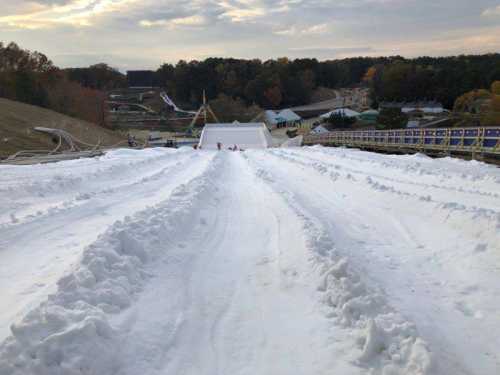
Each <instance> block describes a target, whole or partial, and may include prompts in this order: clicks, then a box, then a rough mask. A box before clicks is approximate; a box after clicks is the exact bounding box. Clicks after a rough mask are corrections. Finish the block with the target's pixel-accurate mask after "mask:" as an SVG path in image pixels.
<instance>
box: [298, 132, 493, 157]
mask: <svg viewBox="0 0 500 375" xmlns="http://www.w3.org/2000/svg"><path fill="white" fill-rule="evenodd" d="M303 144H305V145H313V144H323V145H332V146H348V147H358V148H369V149H375V150H376V149H380V150H386V151H401V152H411V151H418V152H423V153H425V152H443V153H450V154H451V153H454V152H456V153H466V154H472V155H474V154H491V155H500V127H490V128H448V129H394V130H359V131H334V132H330V133H327V134H321V135H312V134H311V135H306V136H305V137H304V141H303Z"/></svg>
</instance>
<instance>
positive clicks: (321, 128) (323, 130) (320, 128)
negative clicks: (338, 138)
mask: <svg viewBox="0 0 500 375" xmlns="http://www.w3.org/2000/svg"><path fill="white" fill-rule="evenodd" d="M311 133H313V134H325V133H330V131H329V130H328V129H327V128H325V127H324V126H323V125H318V126H316V127H315V128H314V129H312V130H311Z"/></svg>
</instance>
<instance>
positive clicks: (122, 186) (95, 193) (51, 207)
mask: <svg viewBox="0 0 500 375" xmlns="http://www.w3.org/2000/svg"><path fill="white" fill-rule="evenodd" d="M166 156H168V158H167V157H166ZM166 156H163V157H161V158H155V160H154V161H155V162H156V163H158V162H162V164H163V166H161V168H160V169H159V170H158V167H156V165H155V164H153V166H155V168H154V169H153V171H151V172H150V171H146V173H143V174H141V175H139V177H138V178H136V176H134V178H132V179H126V180H125V181H123V182H122V181H117V182H115V180H112V181H110V182H109V183H107V184H106V188H104V189H103V188H99V187H97V188H96V189H91V190H86V191H83V192H82V191H78V190H77V191H76V192H75V194H74V195H72V196H70V197H68V198H64V199H63V200H62V201H58V202H54V203H49V204H47V205H44V206H45V207H44V209H43V210H37V212H36V214H35V215H33V214H27V215H25V216H24V217H22V216H19V215H18V214H17V213H15V212H11V213H10V217H11V222H10V223H7V224H6V223H4V224H0V236H1V235H2V233H4V232H5V231H9V230H10V229H11V228H13V227H16V226H20V225H26V224H28V223H31V222H33V221H36V220H40V219H44V218H46V217H47V216H52V215H56V214H60V213H61V212H62V211H69V210H72V209H75V208H76V207H78V209H80V207H81V206H83V205H92V204H93V203H94V201H95V200H96V199H100V198H102V196H103V195H111V194H116V193H120V192H122V191H125V190H127V189H130V188H134V187H136V186H138V185H142V184H144V183H149V182H151V181H154V180H158V179H159V178H161V177H163V176H164V175H165V174H166V173H168V172H169V170H170V169H174V170H175V168H174V167H176V166H178V165H179V163H184V162H188V161H190V160H191V159H193V158H194V157H196V155H193V154H185V155H182V156H184V157H183V158H181V159H175V158H174V157H173V156H174V155H172V154H169V155H166ZM169 159H173V160H169ZM137 164H140V163H137ZM134 167H136V165H134ZM148 167H151V166H150V165H148ZM108 177H109V176H108ZM77 180H78V182H80V183H81V178H78V179H77ZM100 185H101V186H102V185H103V182H102V181H101V182H100ZM51 193H53V194H55V193H56V192H51ZM37 200H38V199H37ZM79 206H80V207H79ZM31 211H33V210H31ZM12 219H13V220H12Z"/></svg>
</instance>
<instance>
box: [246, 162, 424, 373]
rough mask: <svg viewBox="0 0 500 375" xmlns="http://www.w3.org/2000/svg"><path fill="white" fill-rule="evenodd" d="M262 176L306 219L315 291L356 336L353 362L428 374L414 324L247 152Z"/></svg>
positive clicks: (378, 369) (374, 368)
mask: <svg viewBox="0 0 500 375" xmlns="http://www.w3.org/2000/svg"><path fill="white" fill-rule="evenodd" d="M246 159H247V161H248V162H249V163H250V164H251V165H252V166H253V167H254V168H255V170H256V174H257V176H259V177H260V178H262V179H263V180H264V181H265V182H267V183H268V184H269V185H271V187H272V188H273V189H274V190H275V191H276V192H277V193H278V194H280V195H281V196H282V197H283V198H284V199H285V201H286V202H287V204H288V205H289V206H290V207H291V208H292V209H293V210H294V211H295V212H296V214H297V215H298V216H299V218H300V219H301V220H302V221H303V223H304V227H303V228H304V233H305V234H306V238H307V243H308V247H309V248H310V250H311V254H312V260H313V262H314V264H315V267H316V268H317V270H318V273H319V275H320V282H319V285H318V288H317V290H318V291H319V292H320V294H321V299H322V301H323V302H324V303H325V306H327V309H326V315H327V317H328V318H330V319H332V320H333V321H334V323H335V324H336V325H337V326H339V327H343V328H346V329H350V330H353V331H354V332H356V335H357V340H356V341H357V346H358V349H359V355H358V357H357V359H356V360H355V364H357V365H358V366H360V367H362V368H365V369H367V370H368V371H369V372H370V374H405V375H425V374H430V373H431V371H432V364H431V359H432V358H431V353H430V351H429V349H428V347H427V345H426V343H425V341H424V340H423V339H422V338H420V337H419V334H418V331H417V329H416V327H415V325H414V324H413V323H411V322H409V321H408V320H406V319H405V318H404V317H403V316H402V315H401V314H399V313H398V312H397V311H395V310H394V309H393V308H392V307H391V306H390V304H389V302H388V301H387V299H386V298H385V297H384V295H383V293H382V292H381V291H378V290H376V289H375V288H374V287H372V286H367V285H366V284H365V283H364V282H363V281H362V280H361V278H360V276H359V275H358V274H357V272H356V271H355V270H354V269H353V268H352V267H350V265H349V260H348V259H347V258H346V257H343V256H342V255H341V254H340V253H341V252H339V251H338V250H337V249H336V246H335V242H334V241H333V240H332V239H331V237H330V236H329V234H328V233H327V231H326V230H325V229H324V228H323V226H322V224H321V223H320V222H319V221H318V220H316V219H315V218H314V216H312V215H310V214H309V213H308V212H307V211H306V209H305V208H304V207H302V206H301V205H300V204H298V203H297V200H296V199H295V197H294V194H293V193H292V192H291V191H287V190H284V189H283V188H282V186H281V185H279V184H278V183H276V181H275V179H274V177H273V175H272V174H271V173H270V172H268V171H267V170H265V169H263V168H261V167H260V166H258V165H257V164H256V163H254V161H253V160H251V159H249V158H248V157H246Z"/></svg>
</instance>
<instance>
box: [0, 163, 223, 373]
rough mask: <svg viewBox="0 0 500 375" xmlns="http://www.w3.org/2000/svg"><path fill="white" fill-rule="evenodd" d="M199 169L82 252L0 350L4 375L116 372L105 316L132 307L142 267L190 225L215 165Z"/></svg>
mask: <svg viewBox="0 0 500 375" xmlns="http://www.w3.org/2000/svg"><path fill="white" fill-rule="evenodd" d="M205 155H206V154H205ZM211 155H213V154H211ZM205 166H206V168H202V169H201V174H198V175H194V176H193V178H192V179H190V180H189V181H186V182H185V183H181V184H180V185H178V187H177V188H175V189H174V191H173V193H172V194H171V195H170V196H169V197H168V198H166V199H165V200H164V201H163V202H162V203H161V204H159V205H157V206H156V207H155V208H150V209H146V210H143V211H142V212H139V213H136V214H135V215H134V217H133V218H130V217H128V218H126V219H125V220H124V221H123V222H122V221H118V222H115V223H114V224H113V225H112V226H111V228H110V229H108V230H107V231H106V233H105V234H103V235H102V236H100V237H99V239H97V240H96V241H95V242H94V243H92V244H91V245H89V246H88V247H87V248H86V249H85V250H84V252H83V255H82V258H81V260H80V262H79V263H78V264H76V265H75V268H74V269H73V270H72V271H70V272H69V273H68V274H66V275H65V276H64V277H62V278H61V279H60V280H59V281H58V287H57V290H56V292H55V293H54V294H53V295H51V296H49V298H48V299H47V300H46V301H45V302H43V303H42V304H41V305H40V306H39V307H36V308H34V309H33V310H31V311H30V312H29V313H28V314H27V315H26V316H25V317H24V319H23V320H22V321H21V322H18V323H16V324H13V325H12V328H11V330H12V336H10V337H9V338H7V339H6V340H5V341H4V342H3V343H2V344H0V373H1V374H2V375H3V374H5V375H18V374H19V375H21V374H22V375H31V374H33V375H34V374H36V375H68V374H95V375H97V374H99V375H100V374H114V373H117V372H119V371H120V366H121V364H122V362H123V360H124V359H126V358H123V357H122V356H121V354H122V353H121V348H122V340H123V337H122V336H121V335H120V331H117V330H116V329H115V327H113V326H112V325H111V324H110V317H111V316H113V315H115V314H117V313H119V312H120V311H123V310H124V309H126V308H127V307H128V306H130V304H131V303H132V302H133V300H134V299H135V298H136V297H135V296H136V295H137V294H138V293H139V292H140V291H141V290H142V288H143V286H144V284H145V283H146V282H147V280H148V279H150V278H151V275H150V274H149V273H148V272H147V266H148V264H151V263H153V262H158V261H160V260H161V259H162V257H163V256H164V254H163V246H162V244H163V243H164V242H165V240H167V239H168V236H169V234H170V233H176V232H177V231H178V230H179V229H182V228H183V227H185V226H186V225H189V224H190V222H191V219H192V218H193V216H194V214H195V212H196V210H194V209H193V208H194V207H196V205H197V202H198V203H199V202H200V201H201V200H203V199H204V194H205V193H206V192H207V186H208V184H207V179H208V178H209V176H214V175H216V174H217V170H216V166H217V163H214V164H211V165H209V164H205ZM187 182H188V183H187Z"/></svg>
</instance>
